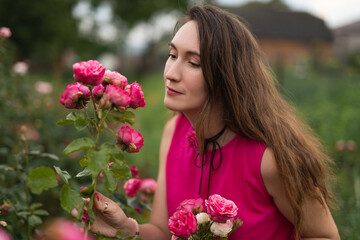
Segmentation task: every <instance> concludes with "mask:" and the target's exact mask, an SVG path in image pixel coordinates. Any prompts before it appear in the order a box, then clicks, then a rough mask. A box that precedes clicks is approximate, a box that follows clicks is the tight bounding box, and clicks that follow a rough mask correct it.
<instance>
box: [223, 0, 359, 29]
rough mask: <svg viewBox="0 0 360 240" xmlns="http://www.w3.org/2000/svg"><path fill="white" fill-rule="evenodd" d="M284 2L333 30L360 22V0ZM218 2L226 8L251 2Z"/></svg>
mask: <svg viewBox="0 0 360 240" xmlns="http://www.w3.org/2000/svg"><path fill="white" fill-rule="evenodd" d="M261 1H264V0H261ZM267 1H268V0H267ZM267 1H264V2H267ZM283 1H284V3H285V4H286V5H288V6H289V7H290V8H291V9H292V10H294V11H306V12H309V13H311V14H313V15H315V16H317V17H319V18H321V19H323V20H324V21H325V23H326V24H327V26H328V27H329V28H331V29H334V28H337V27H341V26H343V25H346V24H349V23H353V22H356V21H360V0H283ZM217 2H218V3H219V4H223V5H225V6H231V5H242V4H244V3H247V2H249V0H217Z"/></svg>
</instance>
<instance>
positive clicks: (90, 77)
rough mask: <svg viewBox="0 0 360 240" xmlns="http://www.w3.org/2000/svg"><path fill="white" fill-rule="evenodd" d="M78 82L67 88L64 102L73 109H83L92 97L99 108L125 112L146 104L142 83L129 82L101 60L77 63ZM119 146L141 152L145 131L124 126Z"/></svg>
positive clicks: (63, 97)
mask: <svg viewBox="0 0 360 240" xmlns="http://www.w3.org/2000/svg"><path fill="white" fill-rule="evenodd" d="M73 69H74V79H75V80H76V81H77V82H76V83H73V84H70V85H68V86H67V87H66V89H65V91H64V92H63V94H62V95H61V98H60V103H61V104H62V105H64V106H65V107H66V108H69V109H82V108H84V107H85V106H86V104H87V103H88V102H89V101H90V100H91V99H92V100H93V101H94V102H95V103H96V104H98V106H97V107H96V108H99V109H113V110H119V111H125V110H126V108H133V109H136V108H138V107H144V106H145V99H144V93H143V91H142V90H141V86H140V85H139V84H138V83H136V82H134V83H132V84H130V85H129V84H128V82H127V78H126V77H125V76H123V75H121V74H120V73H118V72H116V71H110V70H106V69H105V68H104V67H103V66H102V65H101V64H100V63H99V62H98V61H95V60H89V61H87V62H78V63H75V64H74V65H73ZM117 145H118V146H119V147H120V148H121V149H122V150H123V151H127V152H129V153H133V152H139V150H140V148H141V147H142V146H143V145H144V139H143V138H142V136H141V134H140V133H139V132H138V131H136V130H134V129H131V128H130V127H129V126H123V127H121V128H120V129H119V130H118V131H117Z"/></svg>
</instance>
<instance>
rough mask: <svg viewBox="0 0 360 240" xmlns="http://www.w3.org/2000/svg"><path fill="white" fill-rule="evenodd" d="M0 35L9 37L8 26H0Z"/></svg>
mask: <svg viewBox="0 0 360 240" xmlns="http://www.w3.org/2000/svg"><path fill="white" fill-rule="evenodd" d="M0 36H1V37H4V38H9V37H11V31H10V28H7V27H2V28H0Z"/></svg>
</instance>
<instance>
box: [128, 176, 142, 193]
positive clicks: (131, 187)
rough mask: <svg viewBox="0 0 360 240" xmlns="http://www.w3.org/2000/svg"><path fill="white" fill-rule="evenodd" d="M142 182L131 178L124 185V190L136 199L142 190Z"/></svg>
mask: <svg viewBox="0 0 360 240" xmlns="http://www.w3.org/2000/svg"><path fill="white" fill-rule="evenodd" d="M140 184H141V180H140V179H138V178H131V179H129V180H127V181H126V182H125V184H124V190H125V193H126V195H128V196H129V197H135V196H136V194H138V192H139V190H140Z"/></svg>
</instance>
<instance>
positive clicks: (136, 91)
mask: <svg viewBox="0 0 360 240" xmlns="http://www.w3.org/2000/svg"><path fill="white" fill-rule="evenodd" d="M125 90H127V91H129V92H130V96H131V102H130V104H129V105H130V107H131V108H133V109H136V108H138V107H145V104H146V103H145V99H144V93H143V91H142V90H141V86H140V84H138V83H136V82H134V83H132V84H131V85H128V86H126V87H125Z"/></svg>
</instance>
